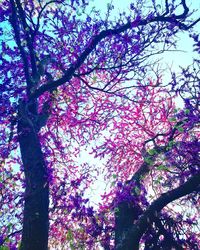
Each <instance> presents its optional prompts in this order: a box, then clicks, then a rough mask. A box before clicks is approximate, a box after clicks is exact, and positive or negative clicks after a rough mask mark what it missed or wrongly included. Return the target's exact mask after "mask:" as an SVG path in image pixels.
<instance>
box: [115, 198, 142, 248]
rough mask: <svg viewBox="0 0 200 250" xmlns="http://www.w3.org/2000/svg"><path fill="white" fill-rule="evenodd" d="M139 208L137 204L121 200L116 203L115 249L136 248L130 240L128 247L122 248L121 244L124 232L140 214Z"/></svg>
mask: <svg viewBox="0 0 200 250" xmlns="http://www.w3.org/2000/svg"><path fill="white" fill-rule="evenodd" d="M141 212H142V211H141V208H140V207H139V206H137V205H135V206H134V205H133V204H129V203H128V202H122V203H121V204H119V205H118V209H117V211H116V212H115V249H116V250H132V249H134V250H136V249H137V248H134V247H133V246H134V245H133V244H132V240H131V239H130V241H129V243H130V244H129V246H128V248H124V245H123V244H122V242H123V240H124V237H125V235H126V233H127V232H128V231H129V230H130V229H131V228H132V226H133V223H134V221H135V220H137V219H138V216H139V215H140V214H141Z"/></svg>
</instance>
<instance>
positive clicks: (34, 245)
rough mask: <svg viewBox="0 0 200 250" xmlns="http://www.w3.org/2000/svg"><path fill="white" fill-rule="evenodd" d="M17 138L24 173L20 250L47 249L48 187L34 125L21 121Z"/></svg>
mask: <svg viewBox="0 0 200 250" xmlns="http://www.w3.org/2000/svg"><path fill="white" fill-rule="evenodd" d="M18 135H19V143H20V150H21V156H22V162H23V167H24V173H25V204H24V217H23V233H22V242H21V247H20V250H47V249H48V229H49V219H48V207H49V186H48V181H47V169H46V166H45V161H44V157H43V154H42V151H41V145H40V142H39V137H38V134H37V132H35V129H34V126H31V124H28V122H25V121H24V120H23V119H22V118H21V119H20V120H19V123H18Z"/></svg>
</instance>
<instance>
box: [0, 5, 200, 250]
mask: <svg viewBox="0 0 200 250" xmlns="http://www.w3.org/2000/svg"><path fill="white" fill-rule="evenodd" d="M150 3H151V5H152V7H151V8H150V9H147V8H146V5H145V1H138V2H136V3H135V4H133V3H132V4H131V5H130V8H129V12H130V13H129V15H127V14H126V13H121V14H119V17H118V18H116V19H114V20H113V19H112V18H111V14H110V13H111V12H112V9H113V8H114V6H113V5H112V4H108V6H107V11H106V14H105V16H101V15H100V12H99V11H98V10H96V8H95V7H93V8H92V7H91V6H90V5H88V3H87V1H78V0H77V1H49V2H46V1H20V0H4V1H2V6H3V8H2V9H1V15H0V16H1V23H3V25H4V26H3V31H2V32H3V35H4V38H5V39H4V41H2V43H1V47H2V48H1V50H2V55H1V60H2V64H1V67H0V70H1V76H2V77H1V85H0V88H1V100H2V106H1V125H2V126H1V137H2V143H1V145H0V146H1V148H0V152H1V165H2V167H1V180H2V184H1V185H2V186H1V194H2V198H1V207H2V211H3V213H2V214H1V217H2V222H1V231H2V235H1V245H3V246H9V247H10V249H14V248H15V247H16V243H17V241H19V240H20V239H21V243H20V249H26V250H29V249H33V250H36V249H37V250H38V249H41V250H42V249H47V248H48V238H49V235H50V241H51V244H53V242H54V241H55V242H56V238H55V237H58V238H60V239H61V240H62V241H63V242H65V244H69V247H71V248H73V247H78V248H79V249H81V248H82V247H84V246H83V241H86V242H87V244H88V247H90V248H91V245H92V244H93V246H92V247H97V245H95V244H96V243H95V239H96V237H99V239H100V241H101V244H102V245H103V246H104V248H105V249H109V248H110V247H111V246H110V242H109V241H110V236H112V232H113V230H115V242H116V244H115V245H116V248H117V249H130V248H132V247H133V246H134V247H135V249H136V248H137V246H136V245H138V244H139V240H140V239H141V238H142V236H143V235H144V233H145V232H146V235H148V236H149V238H148V239H146V240H145V236H144V237H143V238H142V239H143V241H144V242H146V243H145V244H146V247H148V246H151V245H153V246H154V247H155V244H157V245H158V244H160V246H161V244H165V243H166V240H167V239H170V240H171V239H173V240H172V245H173V246H175V247H176V246H177V245H178V244H179V245H181V244H193V245H195V244H196V243H195V240H194V239H193V238H192V239H188V238H187V239H184V237H183V239H182V238H180V239H179V238H174V235H172V234H171V233H170V232H171V231H170V230H171V229H172V226H170V225H171V224H170V223H174V224H173V225H175V226H176V225H177V223H178V222H177V221H176V220H175V219H172V218H171V217H169V216H168V214H167V212H166V213H163V212H162V214H161V217H160V218H159V217H158V216H157V214H160V212H161V210H162V209H163V207H165V206H166V205H168V203H170V202H171V201H173V200H175V199H177V198H180V197H182V196H185V195H187V194H190V196H191V198H190V199H191V200H193V199H194V200H195V197H194V193H195V192H197V191H198V190H197V189H198V185H199V175H198V174H196V173H197V172H198V169H196V166H195V167H194V169H193V167H191V164H192V163H191V161H193V158H192V156H193V155H192V156H190V149H191V148H194V151H195V150H196V149H197V142H196V138H197V136H198V134H196V131H194V130H195V128H196V127H195V126H196V120H197V115H198V114H197V108H196V106H195V107H193V106H192V105H193V104H192V103H191V101H188V100H186V105H188V107H189V108H187V109H186V110H189V111H187V112H186V113H188V112H189V113H188V114H186V113H184V111H181V110H180V111H179V112H177V114H175V115H174V117H172V118H173V119H176V120H175V121H168V117H169V118H171V117H170V116H172V113H171V106H170V105H172V104H170V102H172V101H171V99H172V98H171V97H169V107H166V108H165V104H164V100H163V98H162V97H161V100H159V101H157V99H156V96H155V94H159V93H160V92H162V91H163V92H167V93H170V91H175V92H177V91H180V92H181V93H182V92H183V91H182V88H181V87H179V86H175V88H177V89H178V90H177V89H175V88H174V82H172V83H171V84H169V86H168V88H166V89H165V90H164V89H162V88H161V86H162V81H161V80H160V77H159V76H158V75H157V72H155V71H154V72H155V73H156V78H157V79H156V80H154V81H153V80H152V81H151V80H149V81H147V80H146V79H147V78H148V77H151V78H153V76H152V71H150V69H151V68H152V60H153V58H155V57H154V56H155V55H158V54H160V53H162V52H164V51H165V50H169V49H171V48H172V47H174V46H175V45H176V34H177V33H178V32H179V31H180V30H182V31H188V30H190V29H191V28H192V27H193V26H194V25H195V24H196V23H197V22H198V21H199V19H196V20H193V19H190V14H192V11H190V9H189V7H188V5H187V3H186V1H185V0H182V1H181V2H180V3H179V4H176V3H169V2H168V1H165V3H164V6H163V7H161V6H158V5H156V3H155V1H152V2H149V3H148V4H150ZM142 8H143V9H142ZM179 8H181V10H182V13H181V14H180V13H178V10H179ZM177 13H178V14H177ZM1 29H2V28H1ZM169 37H170V39H169ZM193 38H194V40H195V42H196V43H197V44H198V41H197V40H198V39H197V38H196V37H195V36H194V35H193ZM150 58H151V59H150ZM154 62H155V63H156V58H155V59H154ZM188 70H189V69H188ZM184 73H185V74H186V73H187V70H185V71H184ZM191 77H192V75H191ZM154 78H155V77H154ZM173 79H174V78H173ZM174 80H176V79H174ZM194 81H195V82H196V81H197V80H196V78H194ZM154 82H155V83H154ZM183 85H184V84H183ZM186 85H187V84H185V85H184V86H185V87H186ZM160 88H161V89H160ZM156 89H158V90H156ZM149 93H150V94H149ZM163 94H164V93H163ZM191 94H193V91H191ZM164 96H165V95H164ZM195 100H197V98H196V96H195ZM146 103H148V105H150V107H149V110H148V111H147V116H148V117H145V116H146V114H145V113H144V114H143V113H141V112H144V110H143V109H142V108H144V107H145V108H148V107H147V106H145V105H146ZM156 103H157V104H156ZM158 103H160V104H162V106H163V108H162V109H160V108H159V107H158V106H156V105H158ZM138 105H139V106H138ZM143 105H144V106H143ZM168 108H169V109H170V112H169V113H168V110H167V109H168ZM151 109H152V110H154V109H155V110H156V111H155V112H157V113H156V114H157V117H156V122H157V123H156V124H155V123H154V122H155V121H154V120H152V119H151V118H152V117H153V116H152V114H153V113H152V110H151ZM136 110H137V111H136ZM133 111H134V112H135V113H136V114H137V115H136V117H134V119H138V120H141V123H144V121H146V120H148V119H150V120H149V122H150V124H149V128H148V129H145V130H144V125H143V126H142V125H141V124H139V123H138V124H135V125H134V126H136V129H138V130H140V133H141V129H143V130H144V134H142V138H139V139H138V138H136V136H135V135H134V136H133V138H134V140H135V141H136V142H137V144H138V145H137V147H138V148H139V150H140V153H139V157H138V159H135V157H136V156H134V154H133V153H134V151H132V150H131V148H130V147H128V144H129V139H127V138H128V137H127V134H126V131H125V130H124V131H121V129H122V128H123V127H124V125H123V122H125V121H124V119H127V120H128V122H130V124H131V120H132V116H131V115H132V112H133ZM145 112H146V111H145ZM162 112H163V113H162ZM165 112H167V113H166V114H165ZM190 116H191V117H192V120H191V121H194V124H193V123H192V124H191V121H190V118H191V117H190ZM163 119H164V120H163ZM162 123H163V124H164V125H163V126H164V128H165V129H164V131H162V132H161V134H160V128H157V129H156V130H155V132H153V129H154V126H155V127H156V126H158V127H159V126H160V125H159V124H162ZM134 126H133V127H134ZM148 130H149V131H148ZM181 130H184V131H186V132H185V133H182V132H183V131H181ZM102 131H107V132H102ZM109 131H110V132H109ZM189 131H191V135H190V134H189ZM112 132H114V136H111V137H110V133H112ZM101 133H105V134H106V133H109V139H106V144H104V148H105V149H104V150H103V151H102V152H101V149H99V148H98V146H97V147H96V149H95V150H94V151H95V153H96V155H102V154H106V155H108V153H109V154H111V162H112V164H113V165H112V167H113V168H114V169H115V170H114V171H116V169H118V167H117V165H119V167H120V166H123V164H124V163H123V161H122V156H123V157H124V159H125V162H126V166H128V164H129V160H128V158H126V157H127V156H128V155H127V156H126V157H125V155H123V154H122V153H123V151H122V153H121V157H120V154H119V153H120V147H121V146H120V140H119V138H118V136H119V133H121V135H123V137H122V138H123V140H124V142H127V144H126V148H127V152H128V154H130V156H131V157H133V158H131V159H130V164H132V166H130V168H129V170H128V171H122V168H120V169H118V171H119V173H120V175H119V176H117V177H116V179H117V180H118V181H119V183H118V185H117V187H114V188H113V191H112V192H111V194H110V195H108V196H105V197H110V199H112V198H114V192H115V193H116V194H117V198H116V199H114V201H113V202H112V204H111V205H110V207H109V213H112V211H113V209H114V208H115V209H114V210H115V213H116V227H115V229H113V225H109V223H108V221H107V220H106V218H105V216H107V214H106V210H105V207H102V209H103V211H100V213H99V215H98V216H97V215H95V212H94V208H92V207H91V206H87V203H88V200H87V199H85V198H84V197H83V193H84V192H85V190H86V189H87V188H89V185H90V182H91V181H92V173H91V169H90V168H89V166H88V165H84V166H82V168H80V167H79V168H78V167H77V165H76V164H75V162H74V158H75V157H76V155H78V153H79V151H80V149H79V147H80V146H84V145H88V144H89V142H90V141H91V140H94V139H95V138H98V136H99V134H101ZM133 134H134V131H133ZM130 136H131V130H130ZM193 137H194V138H193ZM127 140H128V141H127ZM131 140H132V139H131ZM115 142H117V144H116V147H117V148H119V153H118V152H117V156H116V158H115V157H114V155H113V154H115V153H114V152H115V150H113V149H112V148H113V146H114V145H115ZM182 144H183V145H184V146H185V150H186V152H185V151H184V150H181V149H182V147H181V145H182ZM123 147H124V146H123ZM101 148H102V147H101ZM19 151H20V155H21V157H20V156H19ZM100 152H101V153H100ZM195 152H196V151H195ZM164 154H168V156H167V157H166V160H165V161H166V163H168V164H169V163H171V161H173V159H174V156H176V155H178V156H180V157H182V158H184V155H185V154H186V156H187V157H186V159H185V161H186V162H184V163H183V164H185V165H184V166H186V170H185V171H183V172H182V171H181V170H180V169H179V168H178V173H177V175H176V174H174V175H172V173H171V172H170V173H168V171H165V170H166V166H165V165H159V166H157V165H158V164H159V157H160V156H161V155H164ZM196 161H197V160H196ZM136 163H137V164H138V166H140V167H139V168H138V169H136V168H134V164H136ZM175 164H178V163H176V162H175ZM150 166H151V169H150ZM155 167H157V168H159V169H160V171H164V174H163V178H164V179H163V185H164V184H165V185H168V186H169V188H170V191H168V192H171V193H166V194H164V195H161V196H160V198H158V199H157V200H155V201H154V202H152V203H151V204H150V205H148V204H149V203H148V199H147V198H148V197H146V191H147V188H145V186H144V185H147V187H148V185H149V182H150V180H151V179H150V178H148V180H146V179H145V176H146V175H148V176H149V174H152V175H154V176H155V177H156V178H158V177H159V176H158V171H156V170H154V168H155ZM190 168H191V169H192V170H191V169H190ZM107 169H108V173H109V176H111V173H112V171H113V170H112V169H111V168H110V167H109V165H108V166H107ZM77 170H78V171H77ZM136 170H137V171H136ZM93 171H97V172H98V167H96V168H94V169H93ZM135 171H136V172H135ZM187 171H188V172H187ZM189 171H190V172H189ZM186 173H187V174H186ZM123 175H124V176H123ZM171 175H172V176H171ZM173 176H174V177H173ZM177 176H178V177H177ZM183 176H184V177H183ZM141 177H142V178H141ZM175 177H177V185H178V184H180V185H181V184H182V185H181V186H180V187H177V186H176V184H175V183H173V184H172V183H170V184H169V183H168V182H167V180H168V178H169V180H171V181H172V180H173V178H175ZM189 177H191V179H190V180H188V181H186V178H189ZM128 178H129V179H130V180H129V181H127V179H128ZM143 178H144V183H143V181H142V180H141V179H143ZM122 182H123V183H122ZM159 182H161V180H158V183H157V185H158V184H159ZM120 183H121V184H120ZM166 183H167V184H166ZM185 187H186V188H185ZM124 188H125V189H126V188H128V190H129V191H128V192H129V193H131V196H132V199H133V200H135V199H136V200H137V202H136V203H134V204H135V205H134V206H133V205H132V203H129V202H127V200H123V199H122V200H120V199H119V198H120V195H119V192H120V190H121V189H122V190H123V191H122V193H124ZM24 189H25V192H23V190H24ZM182 189H183V190H184V191H182ZM158 190H159V192H158V194H161V193H162V192H164V191H165V189H164V187H162V185H161V187H160V188H158ZM125 193H126V192H125ZM168 194H170V195H168ZM166 197H167V198H166ZM168 197H170V198H168ZM140 199H142V200H140ZM195 201H196V200H195ZM49 202H50V204H49ZM131 202H132V201H131ZM130 204H131V205H130ZM22 206H23V215H22ZM144 208H146V210H145V211H143V210H144ZM106 209H107V210H108V207H107V208H106ZM8 210H9V211H8ZM124 211H126V213H127V214H130V216H132V220H130V218H131V217H129V218H128V220H129V221H127V218H123V217H124ZM133 212H134V213H133ZM131 214H132V215H131ZM141 214H142V216H141V217H140V218H139V217H138V216H139V215H141ZM61 215H62V216H61ZM64 215H65V216H64ZM152 215H153V216H152ZM109 216H110V215H109ZM150 217H151V220H150ZM49 218H50V225H49ZM63 218H64V219H63ZM110 220H111V221H113V217H112V216H111V217H110ZM134 220H137V222H136V224H134V225H132V223H133V221H134ZM9 221H10V223H9ZM171 221H172V222H171ZM12 222H13V223H12ZM129 222H131V225H130V223H129ZM67 223H68V224H67ZM123 223H125V224H123ZM127 223H128V225H127ZM163 223H166V225H167V226H168V224H169V228H170V229H169V230H167V229H166V227H167V226H165V225H164V226H163ZM190 223H191V222H190ZM66 224H67V225H66ZM104 224H105V226H103V225H104ZM186 224H187V223H186ZM80 225H81V226H80ZM124 225H125V226H124ZM49 226H50V230H49ZM79 226H80V228H79ZM129 227H130V228H129ZM61 228H62V231H63V232H64V233H66V234H64V233H63V235H62V234H61V233H60V231H61V230H60V231H59V229H61ZM169 231H170V232H169ZM161 234H162V235H164V237H165V240H164V241H162V240H160V238H159V237H158V236H160V235H161ZM66 235H67V236H66ZM74 235H75V236H76V239H77V241H75V239H74ZM131 235H136V236H137V237H136V236H135V238H133V237H132V236H131ZM52 236H54V238H53V237H52ZM66 237H67V239H66ZM65 240H67V241H68V243H66V241H65ZM132 240H134V241H132ZM176 240H177V241H178V240H179V241H184V242H183V243H180V242H178V243H177V242H175V241H176ZM188 240H189V241H190V242H189V243H188V242H186V243H185V241H188ZM61 243H62V242H61ZM77 244H78V245H77ZM175 244H176V245H175ZM111 245H112V244H111Z"/></svg>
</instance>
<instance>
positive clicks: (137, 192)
mask: <svg viewBox="0 0 200 250" xmlns="http://www.w3.org/2000/svg"><path fill="white" fill-rule="evenodd" d="M135 192H136V194H137V195H139V194H140V188H139V187H135Z"/></svg>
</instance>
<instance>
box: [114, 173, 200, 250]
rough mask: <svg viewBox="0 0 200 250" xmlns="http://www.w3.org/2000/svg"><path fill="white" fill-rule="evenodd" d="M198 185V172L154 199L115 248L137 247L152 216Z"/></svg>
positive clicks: (199, 177)
mask: <svg viewBox="0 0 200 250" xmlns="http://www.w3.org/2000/svg"><path fill="white" fill-rule="evenodd" d="M199 185H200V173H199V174H196V175H195V176H193V177H191V178H190V179H189V180H188V181H186V182H185V183H184V184H183V185H181V186H179V187H177V188H175V189H173V190H171V191H168V192H166V193H164V194H162V195H161V196H160V197H159V198H158V199H157V200H155V201H154V202H153V203H152V204H151V205H150V206H149V207H148V208H147V210H146V211H145V212H144V213H143V215H142V216H141V217H140V218H139V220H138V221H137V223H136V224H134V225H133V227H132V228H131V229H130V230H129V231H127V232H126V234H125V237H124V239H123V240H122V242H121V244H118V246H116V249H118V250H119V249H132V248H133V246H134V249H139V241H140V239H141V237H142V235H143V234H144V233H145V231H146V229H147V227H148V225H150V224H151V222H153V221H154V217H157V216H158V213H159V212H160V211H161V210H162V209H163V208H164V207H165V206H166V205H168V204H169V203H170V202H172V201H175V200H176V199H179V198H181V197H183V196H185V195H187V194H190V193H192V192H193V191H196V190H197V189H198V187H199Z"/></svg>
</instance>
